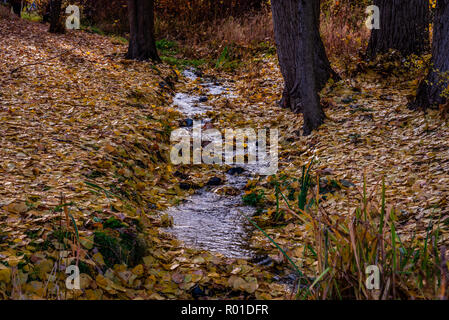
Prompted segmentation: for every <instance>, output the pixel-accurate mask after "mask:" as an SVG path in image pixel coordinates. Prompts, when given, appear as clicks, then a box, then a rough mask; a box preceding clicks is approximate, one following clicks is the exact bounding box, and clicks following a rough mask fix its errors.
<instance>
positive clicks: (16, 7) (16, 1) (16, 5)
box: [11, 0, 22, 17]
mask: <svg viewBox="0 0 449 320" xmlns="http://www.w3.org/2000/svg"><path fill="white" fill-rule="evenodd" d="M11 7H12V11H13V12H14V13H15V14H17V15H18V16H19V17H20V16H21V15H22V3H21V1H20V0H13V1H11Z"/></svg>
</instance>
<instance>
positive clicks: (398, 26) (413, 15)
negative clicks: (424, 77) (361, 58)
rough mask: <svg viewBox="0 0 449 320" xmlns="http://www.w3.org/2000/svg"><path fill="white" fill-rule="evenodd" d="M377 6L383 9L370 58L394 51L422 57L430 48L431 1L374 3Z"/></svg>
mask: <svg viewBox="0 0 449 320" xmlns="http://www.w3.org/2000/svg"><path fill="white" fill-rule="evenodd" d="M374 5H376V6H378V7H379V9H380V29H373V30H372V31H371V38H370V41H369V43H368V49H367V52H366V54H367V56H368V57H370V58H373V57H375V56H376V55H377V54H379V53H385V52H387V51H388V50H390V49H396V50H398V51H399V52H400V53H401V54H402V55H404V56H408V55H410V54H413V53H414V54H418V55H419V54H422V53H423V52H424V51H426V50H427V49H428V48H429V22H430V12H429V0H374Z"/></svg>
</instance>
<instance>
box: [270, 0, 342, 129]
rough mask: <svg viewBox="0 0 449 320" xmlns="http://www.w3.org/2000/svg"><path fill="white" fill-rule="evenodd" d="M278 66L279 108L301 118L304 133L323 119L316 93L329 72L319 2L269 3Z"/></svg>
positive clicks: (281, 0)
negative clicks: (280, 84)
mask: <svg viewBox="0 0 449 320" xmlns="http://www.w3.org/2000/svg"><path fill="white" fill-rule="evenodd" d="M271 6H272V11H273V22H274V30H275V39H276V46H277V52H278V58H279V65H280V68H281V72H282V76H283V78H284V82H285V88H284V94H283V98H282V100H281V105H283V106H284V107H289V108H291V109H292V111H294V112H297V113H299V112H302V113H303V115H304V128H303V129H304V134H305V135H307V134H310V133H311V131H312V130H314V129H316V128H318V127H319V126H320V125H321V123H322V122H323V120H324V113H323V111H322V109H321V106H320V103H319V98H318V92H319V91H320V90H321V89H322V88H323V87H324V86H325V85H326V83H327V81H328V80H329V78H330V77H331V76H334V77H336V78H338V76H337V75H336V73H335V72H334V71H333V70H332V68H331V66H330V63H329V60H328V58H327V55H326V52H325V50H324V45H323V43H322V41H321V36H320V33H319V28H318V26H319V10H320V0H272V2H271Z"/></svg>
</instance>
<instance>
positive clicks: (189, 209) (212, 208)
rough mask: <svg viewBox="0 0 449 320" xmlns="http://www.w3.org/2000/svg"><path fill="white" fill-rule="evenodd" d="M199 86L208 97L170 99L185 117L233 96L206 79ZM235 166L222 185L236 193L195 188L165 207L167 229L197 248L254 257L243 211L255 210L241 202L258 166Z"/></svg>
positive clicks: (249, 213)
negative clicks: (169, 225)
mask: <svg viewBox="0 0 449 320" xmlns="http://www.w3.org/2000/svg"><path fill="white" fill-rule="evenodd" d="M183 74H184V77H185V78H187V79H188V80H189V81H192V82H193V81H195V80H197V79H198V77H197V75H195V72H194V71H192V70H186V71H184V73H183ZM198 85H199V86H202V87H203V88H205V89H206V91H207V93H208V97H207V99H206V98H205V97H203V96H198V95H190V94H186V93H177V94H176V95H175V97H174V99H173V106H175V107H176V108H177V109H178V110H179V111H181V112H182V113H183V114H184V115H185V116H186V117H196V118H198V117H200V118H201V115H203V114H205V113H206V112H207V111H209V110H212V107H211V106H210V103H211V102H212V101H213V99H216V98H218V97H220V96H222V97H223V96H226V98H232V97H234V95H233V94H232V91H230V88H229V87H228V86H226V85H225V84H221V83H217V82H216V81H207V80H205V81H202V82H199V83H198ZM201 121H202V122H203V123H205V122H208V121H210V120H209V119H206V118H202V119H201ZM234 169H235V170H233V171H234V172H228V173H227V174H226V180H225V181H224V182H223V184H224V186H226V187H230V188H232V189H234V190H238V192H237V193H236V194H234V195H222V194H218V193H215V192H214V190H213V188H212V187H204V188H203V189H200V190H198V191H197V192H196V193H195V194H194V195H192V196H190V197H189V198H188V199H186V200H185V201H184V202H183V203H182V204H180V205H178V206H176V207H172V208H170V209H168V211H167V213H168V214H169V215H170V216H172V217H173V227H172V228H167V229H166V231H167V232H169V233H172V234H174V235H175V236H176V237H177V238H178V239H179V240H181V241H183V242H184V243H185V244H186V245H189V246H192V247H195V248H198V249H203V250H208V251H211V252H217V253H221V254H223V255H224V256H226V257H229V258H253V257H254V256H255V253H254V252H253V251H252V250H251V248H250V245H249V239H250V232H251V230H253V227H252V226H251V225H250V224H249V222H248V221H247V220H246V218H245V217H244V216H243V215H242V214H244V215H246V216H252V215H253V214H254V213H255V209H254V208H253V207H249V206H245V205H244V204H243V201H242V193H243V188H244V186H245V185H246V183H247V181H248V179H250V178H251V176H254V175H255V172H256V171H257V168H256V167H255V166H254V165H240V166H239V167H235V168H234ZM242 169H243V170H242ZM231 171H232V170H231Z"/></svg>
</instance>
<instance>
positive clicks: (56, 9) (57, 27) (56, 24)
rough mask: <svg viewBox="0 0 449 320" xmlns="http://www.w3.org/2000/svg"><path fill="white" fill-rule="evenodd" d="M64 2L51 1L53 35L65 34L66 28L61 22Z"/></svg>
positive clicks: (51, 30) (51, 28) (60, 0)
mask: <svg viewBox="0 0 449 320" xmlns="http://www.w3.org/2000/svg"><path fill="white" fill-rule="evenodd" d="M61 6H62V0H50V29H49V32H51V33H64V32H65V27H64V25H63V23H62V21H61Z"/></svg>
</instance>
